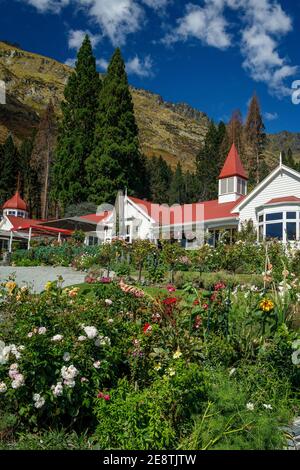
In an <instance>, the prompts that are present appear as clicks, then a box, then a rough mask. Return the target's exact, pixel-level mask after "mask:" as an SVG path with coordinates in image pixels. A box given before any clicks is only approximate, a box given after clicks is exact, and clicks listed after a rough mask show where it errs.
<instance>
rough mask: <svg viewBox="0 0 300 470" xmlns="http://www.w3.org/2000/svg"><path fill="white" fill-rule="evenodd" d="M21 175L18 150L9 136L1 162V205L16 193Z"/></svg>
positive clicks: (3, 147)
mask: <svg viewBox="0 0 300 470" xmlns="http://www.w3.org/2000/svg"><path fill="white" fill-rule="evenodd" d="M19 173H20V160H19V153H18V149H17V147H16V146H15V144H14V141H13V138H12V136H11V135H10V134H9V136H8V137H7V139H6V141H5V143H4V145H3V146H2V152H1V161H0V203H1V205H2V204H3V203H4V202H5V201H6V200H7V199H9V198H10V197H12V195H13V194H14V193H15V191H16V189H17V181H18V178H19Z"/></svg>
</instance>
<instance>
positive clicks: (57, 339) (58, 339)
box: [51, 335, 63, 341]
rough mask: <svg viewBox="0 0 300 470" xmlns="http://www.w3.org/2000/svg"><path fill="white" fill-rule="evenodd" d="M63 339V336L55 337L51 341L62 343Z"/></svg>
mask: <svg viewBox="0 0 300 470" xmlns="http://www.w3.org/2000/svg"><path fill="white" fill-rule="evenodd" d="M62 339H63V335H55V336H53V338H51V341H61V340H62Z"/></svg>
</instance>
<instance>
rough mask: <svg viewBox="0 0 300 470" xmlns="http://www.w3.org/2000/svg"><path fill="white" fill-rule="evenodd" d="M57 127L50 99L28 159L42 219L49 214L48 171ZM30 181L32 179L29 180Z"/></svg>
mask: <svg viewBox="0 0 300 470" xmlns="http://www.w3.org/2000/svg"><path fill="white" fill-rule="evenodd" d="M56 137H57V127H56V117H55V113H54V107H53V103H52V101H51V100H50V102H49V104H48V106H47V108H46V111H45V114H44V116H43V117H42V119H41V121H40V125H39V128H38V131H37V133H36V136H35V140H34V147H33V150H32V156H31V159H30V167H31V169H32V174H34V175H36V179H37V183H38V186H39V190H40V201H39V208H38V212H39V213H40V214H41V218H42V219H47V218H48V216H49V191H50V188H51V185H50V171H51V165H52V162H53V152H54V148H55V144H56ZM31 182H32V181H31Z"/></svg>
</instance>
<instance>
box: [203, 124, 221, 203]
mask: <svg viewBox="0 0 300 470" xmlns="http://www.w3.org/2000/svg"><path fill="white" fill-rule="evenodd" d="M225 135H226V126H225V124H224V123H223V122H220V124H219V125H218V126H217V127H216V125H215V124H214V122H213V121H211V122H210V124H209V127H208V131H207V134H206V137H205V142H204V145H203V147H202V149H201V150H200V152H199V153H198V155H197V157H196V166H197V177H198V181H199V198H200V200H201V201H204V200H208V199H213V198H215V197H217V194H218V176H219V172H220V167H221V165H222V163H223V162H222V161H221V157H222V154H221V148H222V142H223V141H224V138H225Z"/></svg>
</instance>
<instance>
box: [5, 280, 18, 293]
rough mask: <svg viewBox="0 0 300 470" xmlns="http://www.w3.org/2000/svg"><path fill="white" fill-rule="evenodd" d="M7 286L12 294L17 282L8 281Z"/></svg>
mask: <svg viewBox="0 0 300 470" xmlns="http://www.w3.org/2000/svg"><path fill="white" fill-rule="evenodd" d="M5 287H6V289H7V290H8V292H9V293H10V294H12V293H13V291H14V290H15V288H16V287H17V284H16V283H15V282H14V281H8V282H7V283H6V284H5Z"/></svg>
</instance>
